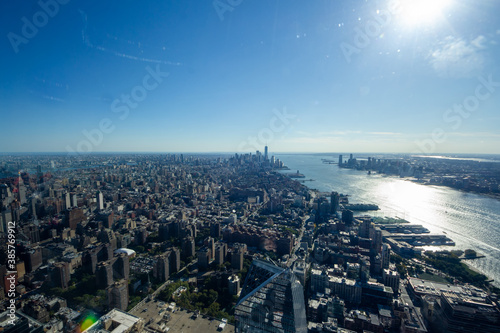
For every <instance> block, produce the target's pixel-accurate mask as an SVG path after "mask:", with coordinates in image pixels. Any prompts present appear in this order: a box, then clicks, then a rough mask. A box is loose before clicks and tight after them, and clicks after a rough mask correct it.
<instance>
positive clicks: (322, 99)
mask: <svg viewBox="0 0 500 333" xmlns="http://www.w3.org/2000/svg"><path fill="white" fill-rule="evenodd" d="M394 1H399V2H398V3H394ZM408 1H409V0H387V1H341V0H338V1H332V0H330V1H294V0H291V1H269V0H265V1H264V0H259V1H249V0H216V1H145V2H138V1H105V2H102V1H85V2H84V1H76V0H72V1H67V0H65V1H63V0H60V2H56V0H47V1H45V0H42V1H41V2H40V3H39V2H37V1H25V2H23V4H21V3H19V2H15V3H14V2H13V3H2V4H1V5H0V6H1V7H2V8H1V10H0V21H1V22H2V24H1V26H0V36H1V41H0V57H1V60H2V61H1V62H0V73H1V75H0V112H1V114H0V116H1V118H0V119H2V125H3V126H2V130H1V131H0V151H1V152H70V151H73V152H84V151H93V152H103V151H148V152H151V151H155V152H163V151H165V152H214V151H221V152H222V151H224V152H243V151H254V150H256V149H260V150H263V146H264V145H265V144H266V143H267V144H268V145H269V146H270V150H271V151H274V152H277V151H279V152H330V151H346V152H416V153H443V152H444V153H472V152H474V153H500V150H499V148H498V147H500V131H499V128H500V126H499V125H500V113H499V111H500V83H497V82H500V70H499V60H498V59H500V45H499V43H500V19H499V18H498V15H497V13H499V12H500V3H499V2H498V1H493V0H487V1H480V2H478V1H472V0H465V1H458V0H434V1H430V0H422V1H419V2H418V3H422V5H420V7H412V8H409V7H408V6H410V5H407V2H408ZM26 3H30V5H26ZM410 3H415V1H411V2H410ZM44 4H46V5H44ZM413 6H414V5H413ZM44 7H45V8H46V9H45V11H44ZM49 14H50V15H49ZM26 22H27V23H26ZM30 27H31V28H33V27H34V28H35V29H36V31H33V30H30ZM167 73H168V74H167ZM127 96H128V97H127ZM127 98H128V104H127ZM459 110H461V111H459ZM468 110H469V111H468ZM85 133H86V134H85Z"/></svg>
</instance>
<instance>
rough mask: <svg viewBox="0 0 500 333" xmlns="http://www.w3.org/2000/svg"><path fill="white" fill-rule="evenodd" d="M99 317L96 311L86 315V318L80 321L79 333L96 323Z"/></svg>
mask: <svg viewBox="0 0 500 333" xmlns="http://www.w3.org/2000/svg"><path fill="white" fill-rule="evenodd" d="M98 320H99V318H97V316H96V315H95V314H94V313H90V314H88V315H86V316H85V317H84V319H83V320H82V321H81V323H80V330H79V331H78V332H79V333H81V332H85V330H87V329H88V328H89V327H90V326H92V325H94V324H95V323H96V322H97V321H98Z"/></svg>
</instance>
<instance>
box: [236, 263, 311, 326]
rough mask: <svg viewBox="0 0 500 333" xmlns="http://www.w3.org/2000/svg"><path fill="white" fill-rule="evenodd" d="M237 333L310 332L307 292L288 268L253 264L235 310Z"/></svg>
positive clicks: (267, 264) (269, 264) (268, 264)
mask: <svg viewBox="0 0 500 333" xmlns="http://www.w3.org/2000/svg"><path fill="white" fill-rule="evenodd" d="M235 319H236V332H237V333H243V332H252V333H253V332H280V333H281V332H282V333H291V332H301V333H302V332H303V333H306V332H307V320H306V310H305V303H304V288H303V287H302V285H301V284H300V282H299V279H298V278H297V277H296V276H295V274H293V272H292V271H291V270H290V269H289V268H286V269H285V268H281V267H278V266H276V265H274V264H272V263H270V262H266V261H262V260H257V259H256V260H254V261H253V263H252V266H251V267H250V270H249V272H248V275H247V277H246V280H245V284H244V285H243V289H242V291H241V295H240V299H239V300H238V304H237V305H236V309H235Z"/></svg>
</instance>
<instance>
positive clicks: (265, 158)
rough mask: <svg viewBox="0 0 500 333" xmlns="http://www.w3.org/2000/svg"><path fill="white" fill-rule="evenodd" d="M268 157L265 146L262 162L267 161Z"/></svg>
mask: <svg viewBox="0 0 500 333" xmlns="http://www.w3.org/2000/svg"><path fill="white" fill-rule="evenodd" d="M268 158H269V157H268V155H267V146H266V147H265V148H264V161H267V160H268Z"/></svg>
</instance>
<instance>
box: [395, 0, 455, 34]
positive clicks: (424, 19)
mask: <svg viewBox="0 0 500 333" xmlns="http://www.w3.org/2000/svg"><path fill="white" fill-rule="evenodd" d="M451 2H452V0H397V1H396V2H395V6H396V9H397V10H396V12H397V15H398V17H399V21H400V22H401V24H402V25H404V26H406V27H415V26H422V25H426V26H428V25H434V24H436V23H439V21H440V20H442V19H443V18H444V17H445V11H446V9H447V8H449V6H450V5H451Z"/></svg>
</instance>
